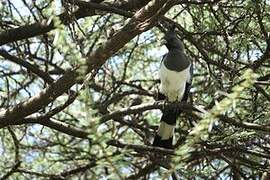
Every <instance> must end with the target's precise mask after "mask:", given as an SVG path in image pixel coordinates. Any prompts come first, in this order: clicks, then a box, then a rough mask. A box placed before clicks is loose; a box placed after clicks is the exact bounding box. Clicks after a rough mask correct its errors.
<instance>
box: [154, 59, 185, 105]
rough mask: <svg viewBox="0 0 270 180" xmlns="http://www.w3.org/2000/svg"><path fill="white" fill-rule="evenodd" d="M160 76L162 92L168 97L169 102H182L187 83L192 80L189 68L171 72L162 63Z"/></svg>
mask: <svg viewBox="0 0 270 180" xmlns="http://www.w3.org/2000/svg"><path fill="white" fill-rule="evenodd" d="M159 76H160V81H161V92H162V93H163V94H164V95H165V96H167V97H168V100H169V101H177V100H178V101H181V100H182V98H183V95H184V93H185V87H186V82H187V80H188V79H189V78H190V77H189V76H190V73H189V68H186V69H185V70H183V71H180V72H176V71H171V70H169V69H167V68H166V67H165V65H164V64H163V63H162V64H161V67H160V70H159Z"/></svg>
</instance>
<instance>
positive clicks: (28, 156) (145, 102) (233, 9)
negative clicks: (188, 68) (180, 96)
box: [0, 0, 270, 179]
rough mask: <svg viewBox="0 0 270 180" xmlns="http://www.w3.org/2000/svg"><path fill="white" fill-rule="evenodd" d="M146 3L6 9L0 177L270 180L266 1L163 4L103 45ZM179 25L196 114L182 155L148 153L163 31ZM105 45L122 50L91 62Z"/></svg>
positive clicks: (183, 127) (0, 72)
mask: <svg viewBox="0 0 270 180" xmlns="http://www.w3.org/2000/svg"><path fill="white" fill-rule="evenodd" d="M147 2H148V1H143V0H128V1H118V0H117V1H110V0H108V1H104V2H103V1H99V0H92V1H91V2H88V3H87V2H86V3H85V2H84V1H80V0H79V1H74V2H73V1H66V0H63V1H45V0H40V1H31V0H27V1H26V0H14V1H13V0H6V1H1V3H0V45H1V47H0V61H1V64H0V77H1V78H0V99H1V101H0V128H1V129H0V139H1V141H0V153H1V154H2V158H1V161H0V177H1V178H3V179H8V178H9V179H30V178H34V179H40V178H44V179H162V178H166V177H168V176H171V174H172V173H173V172H176V173H177V174H178V176H181V178H182V179H227V178H228V179H229V178H235V179H240V178H243V179H263V178H264V179H269V178H270V177H269V176H270V174H269V172H270V165H269V163H270V161H269V159H270V155H269V154H270V153H269V151H270V135H269V132H270V126H269V118H270V111H269V105H270V95H269V94H270V90H269V87H268V86H269V78H270V71H269V66H270V64H269V58H270V38H269V34H268V31H269V30H270V24H269V22H270V14H269V12H270V4H269V1H267V0H260V1H259V0H246V1H240V0H239V1H238V0H235V1H229V0H223V1H219V0H210V1H172V2H173V3H175V4H173V7H172V8H170V10H169V11H167V9H169V8H168V7H169V6H170V4H169V3H168V4H166V5H164V6H160V7H159V6H158V5H157V7H158V11H157V12H158V13H161V12H163V11H167V12H166V15H165V17H163V16H162V13H161V15H160V17H159V23H156V24H154V25H155V26H154V27H151V26H149V28H150V29H149V30H147V31H145V30H143V31H144V32H140V30H139V31H136V30H138V29H136V28H137V26H136V27H135V28H134V29H129V30H128V31H129V33H135V34H136V33H137V34H138V35H137V36H135V38H131V39H130V41H129V42H128V43H125V46H124V47H122V48H121V49H119V50H118V49H115V47H118V44H117V43H115V44H113V45H112V46H110V47H107V46H106V45H107V44H109V43H110V42H117V41H115V39H114V38H118V36H117V34H118V33H123V34H124V35H126V34H125V32H126V29H123V27H124V26H125V25H126V24H129V23H132V22H133V21H132V20H133V19H131V17H132V16H133V15H134V13H137V14H136V15H137V16H139V15H140V13H141V14H143V13H144V11H142V10H141V11H139V9H141V8H143V7H145V6H146V4H147ZM162 2H163V1H161V0H156V1H152V3H153V4H155V3H157V4H158V3H162ZM168 2H170V1H168ZM73 3H75V4H73ZM171 6H172V4H171ZM166 8H167V9H166ZM145 9H146V11H147V8H145ZM150 14H151V13H150ZM137 16H136V17H137ZM151 17H154V15H152V16H151ZM152 20H153V21H156V20H157V19H154V18H153V19H152ZM149 22H151V20H149ZM134 23H135V24H136V23H137V25H138V24H139V25H141V26H143V25H145V26H147V25H148V24H147V23H148V21H146V22H138V21H135V22H134ZM172 24H174V25H175V26H176V29H177V33H178V35H179V37H180V38H181V39H182V40H183V42H184V45H185V51H186V53H187V55H188V56H189V57H190V59H192V61H193V64H194V78H193V85H192V90H191V91H192V93H191V95H190V97H189V101H188V103H187V105H190V106H192V107H193V108H192V110H190V109H185V107H186V106H185V105H184V106H183V107H182V106H181V107H182V108H183V109H184V110H185V113H182V114H181V116H180V117H179V119H178V122H177V129H176V135H175V151H171V150H166V149H160V148H154V147H152V146H151V143H152V140H153V137H154V135H155V131H156V130H157V127H158V124H159V118H160V115H161V112H160V110H159V109H162V108H163V105H160V104H158V103H155V101H156V100H155V97H156V95H157V92H158V88H159V80H158V68H159V63H160V61H161V58H162V56H163V55H164V54H165V53H166V48H165V47H163V46H162V45H161V40H162V37H163V32H162V31H163V30H164V28H166V27H168V25H172ZM29 25H30V26H29ZM129 27H133V26H129ZM143 27H144V26H143ZM146 29H147V28H146ZM127 34H128V33H127ZM126 36H128V35H126ZM126 36H125V37H124V36H123V37H120V38H119V39H116V40H118V42H119V44H121V42H122V41H121V40H122V39H127V38H128V37H126ZM106 48H107V49H109V50H112V52H114V51H116V52H115V53H111V54H113V55H110V58H109V59H107V60H106V62H105V63H103V61H102V60H100V61H99V59H91V58H89V57H102V55H104V56H106V54H108V53H109V52H107V51H105V50H106ZM98 53H100V54H101V55H100V54H99V55H100V56H97V55H96V54H98ZM95 55H96V56H95ZM91 63H92V64H94V66H93V67H94V69H92V70H93V71H89V66H90V65H91ZM89 64H90V65H89ZM101 65H102V66H101ZM90 68H91V67H90ZM74 71H76V72H77V71H78V72H79V76H76V78H75V80H74V83H70V81H73V79H72V77H71V76H72V74H71V75H70V78H71V80H70V81H65V82H64V80H63V82H64V83H63V84H60V86H57V87H60V88H61V87H66V86H65V84H68V83H70V84H71V85H70V87H69V86H67V88H66V89H64V90H63V93H61V94H60V95H57V96H56V95H55V94H57V89H55V90H54V91H52V94H51V96H48V98H49V100H50V101H49V104H42V105H40V104H38V103H37V102H39V101H38V100H39V98H42V97H43V96H42V95H43V94H45V93H46V90H47V89H48V88H50V87H53V86H54V85H55V84H57V83H61V78H63V77H65V76H68V75H69V73H70V72H74ZM54 95H55V96H56V98H53V97H54ZM48 98H45V99H44V101H45V100H48ZM35 100H37V101H35ZM27 103H28V104H27ZM31 103H32V104H31ZM151 103H152V104H151ZM36 107H38V108H36ZM31 108H32V109H33V108H35V109H37V110H35V111H34V112H31V113H27V112H30V111H31ZM20 109H21V111H20ZM9 112H14V114H9ZM15 112H16V113H15ZM13 116H16V118H14V119H12V117H13ZM6 117H9V118H6ZM17 117H18V118H17Z"/></svg>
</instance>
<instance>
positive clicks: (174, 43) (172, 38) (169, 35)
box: [163, 30, 184, 51]
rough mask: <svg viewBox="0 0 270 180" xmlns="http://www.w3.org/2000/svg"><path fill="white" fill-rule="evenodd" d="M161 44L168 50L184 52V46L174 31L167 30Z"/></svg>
mask: <svg viewBox="0 0 270 180" xmlns="http://www.w3.org/2000/svg"><path fill="white" fill-rule="evenodd" d="M163 44H164V45H165V46H166V47H167V48H168V49H169V50H170V49H178V50H182V51H183V50H184V46H183V44H182V42H181V40H180V39H179V38H178V37H177V34H176V32H175V31H174V30H169V31H168V32H166V34H165V36H164V40H163Z"/></svg>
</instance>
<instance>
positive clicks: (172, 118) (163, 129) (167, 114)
mask: <svg viewBox="0 0 270 180" xmlns="http://www.w3.org/2000/svg"><path fill="white" fill-rule="evenodd" d="M179 113H180V112H179V111H178V110H177V109H175V108H171V109H166V110H164V111H163V114H162V117H161V120H160V121H161V122H160V125H159V128H158V132H157V134H156V136H155V138H154V142H153V146H158V147H163V148H167V149H173V144H172V143H173V134H174V129H175V125H176V120H177V118H178V116H179Z"/></svg>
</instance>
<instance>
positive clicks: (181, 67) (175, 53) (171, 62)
mask: <svg viewBox="0 0 270 180" xmlns="http://www.w3.org/2000/svg"><path fill="white" fill-rule="evenodd" d="M163 41H164V45H165V46H166V48H167V49H168V53H167V54H165V55H164V56H163V58H162V61H161V63H160V67H159V78H160V82H161V83H160V93H159V96H158V100H166V101H168V102H186V101H187V99H188V96H189V92H190V88H191V83H192V75H193V65H192V62H191V60H190V59H189V58H188V56H186V54H185V51H184V46H183V43H182V41H181V40H180V39H179V38H178V36H177V33H176V32H175V28H171V29H169V30H168V31H167V32H166V33H165V36H164V40H163ZM180 113H181V111H180V110H179V109H177V108H170V109H168V108H166V109H164V110H162V116H161V120H160V125H159V128H158V130H157V133H156V135H155V137H154V141H153V144H152V145H153V146H158V147H162V148H166V149H173V136H174V130H175V126H176V120H177V118H178V116H179V115H180Z"/></svg>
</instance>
